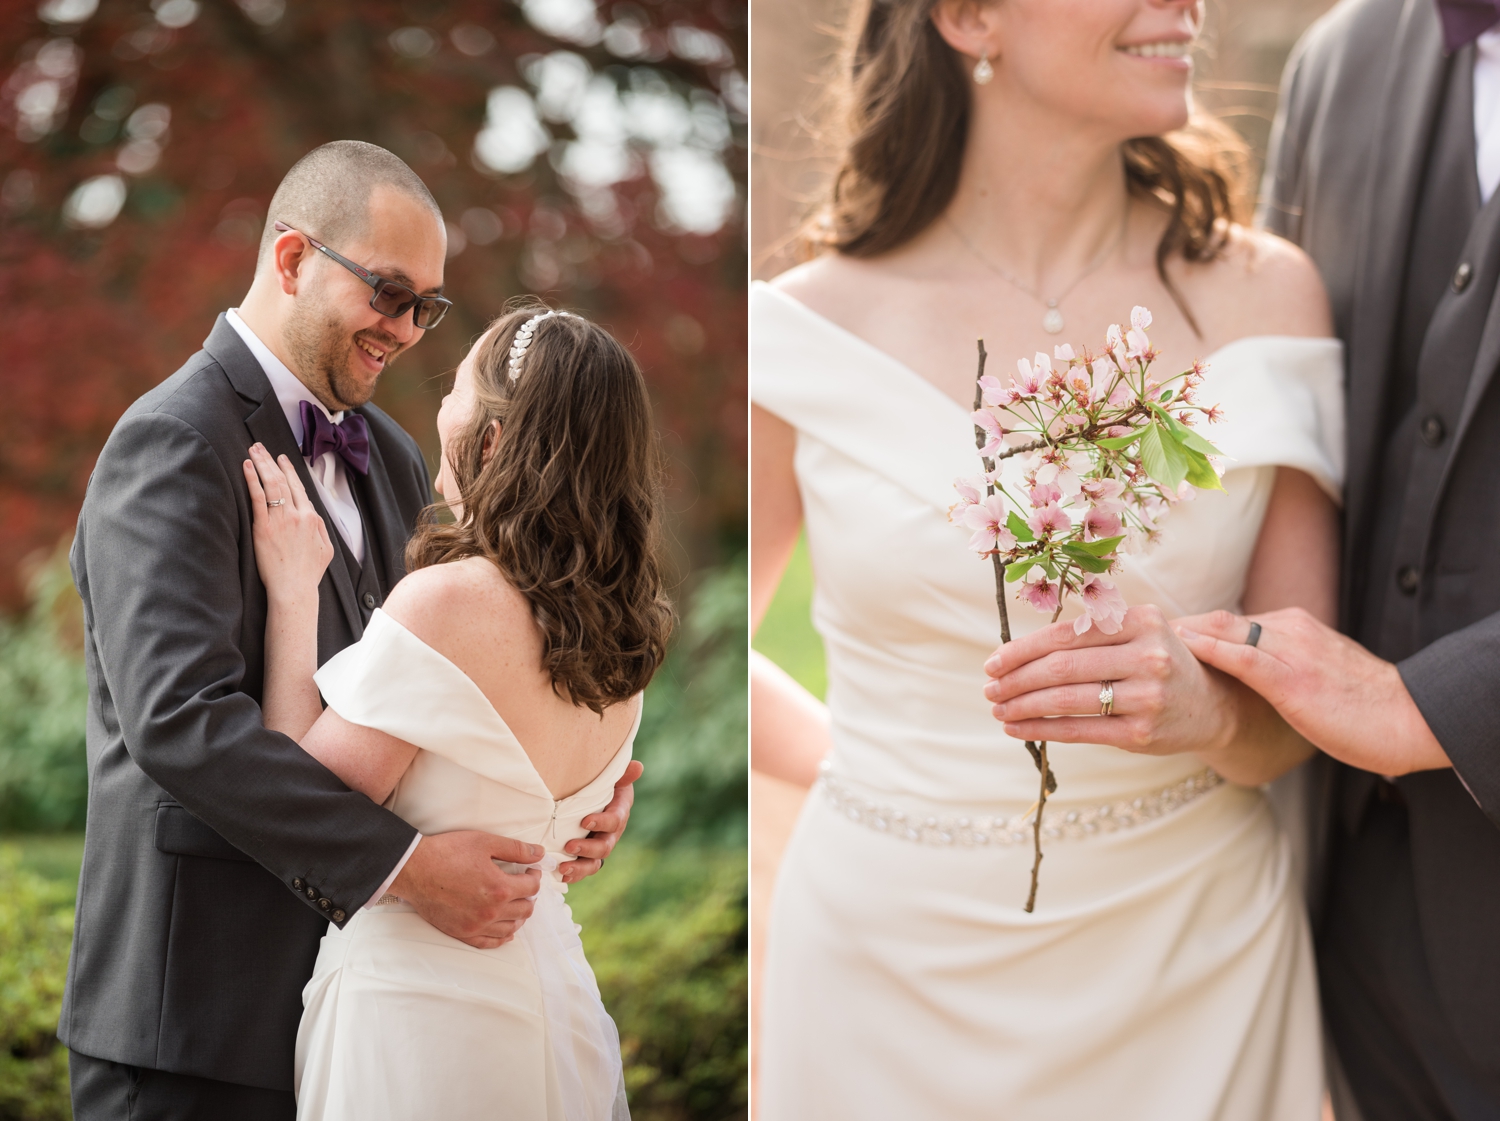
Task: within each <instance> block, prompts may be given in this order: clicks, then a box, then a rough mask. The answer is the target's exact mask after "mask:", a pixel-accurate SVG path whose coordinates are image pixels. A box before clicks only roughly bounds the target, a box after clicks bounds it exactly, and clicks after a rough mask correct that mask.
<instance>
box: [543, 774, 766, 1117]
mask: <svg viewBox="0 0 1500 1121" xmlns="http://www.w3.org/2000/svg"><path fill="white" fill-rule="evenodd" d="M741 757H742V758H743V752H741ZM742 805H743V802H742ZM634 832H635V825H634V822H633V821H632V824H631V830H630V833H627V834H626V837H627V840H626V841H625V842H624V843H622V844H621V846H620V847H619V848H618V849H616V850H615V855H613V856H611V857H610V858H609V862H608V864H607V866H606V869H605V871H603V872H602V873H601V874H599V875H597V876H594V877H592V878H591V879H588V880H585V881H584V882H583V883H581V884H577V885H575V886H574V887H573V888H571V889H570V891H569V894H568V902H569V903H570V905H571V906H572V908H573V915H574V918H575V919H576V920H577V921H578V922H579V923H580V924H582V926H583V942H584V946H585V948H586V950H587V952H588V957H589V962H590V963H591V964H592V965H593V967H594V975H595V976H596V977H597V978H598V979H599V990H600V992H601V994H602V995H603V997H604V1004H605V1007H606V1008H608V1009H609V1011H610V1014H611V1015H612V1016H613V1017H614V1019H615V1024H616V1025H617V1026H618V1028H619V1030H620V1048H621V1053H622V1054H623V1056H624V1059H625V1086H626V1090H627V1093H628V1094H629V1097H630V1112H631V1116H632V1117H634V1118H635V1121H687V1119H689V1118H691V1119H693V1121H730V1119H734V1118H743V1117H745V1116H746V1086H747V1081H746V1071H747V1069H748V1055H747V1034H746V1017H747V1003H746V1002H747V995H746V994H747V987H746V970H747V966H746V957H745V948H746V938H747V934H746V931H747V925H746V923H747V915H746V898H747V896H746V891H747V888H746V865H745V856H744V852H743V850H740V851H734V850H715V849H696V850H695V849H692V848H689V847H686V846H678V847H676V848H674V849H670V850H666V851H662V850H656V849H649V848H643V847H639V846H638V843H637V842H636V841H635V839H634V838H633V837H632V834H634Z"/></svg>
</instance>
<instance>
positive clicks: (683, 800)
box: [630, 553, 749, 852]
mask: <svg viewBox="0 0 1500 1121" xmlns="http://www.w3.org/2000/svg"><path fill="white" fill-rule="evenodd" d="M747 579H748V570H747V568H746V563H745V555H744V554H743V553H742V554H740V556H739V557H738V558H737V559H736V560H735V561H734V562H733V563H732V564H729V565H726V566H724V567H722V568H718V569H712V570H710V571H708V572H707V573H705V574H703V575H702V576H701V577H700V578H699V580H698V582H697V587H696V588H695V590H694V591H693V592H692V594H691V595H690V597H689V599H688V604H687V610H686V611H685V612H684V613H683V618H682V621H681V625H680V628H679V630H678V633H677V636H676V640H675V642H674V644H673V648H672V651H671V653H670V654H669V655H668V658H667V661H666V663H665V664H664V665H663V666H662V668H661V670H660V671H659V672H658V673H657V675H656V677H655V679H654V680H653V681H652V682H651V686H650V688H649V689H648V690H647V693H646V707H645V710H644V712H643V713H642V716H641V730H640V734H639V736H638V737H637V743H638V750H637V758H639V759H640V760H641V762H642V763H644V764H645V766H646V774H645V776H644V777H643V778H642V779H641V781H640V782H639V783H638V784H636V801H635V807H634V808H633V809H632V810H631V814H630V835H631V836H632V837H633V838H637V839H639V840H640V841H642V842H644V843H647V844H654V845H667V844H675V843H693V844H704V843H707V844H713V845H719V846H724V847H735V848H737V849H738V850H739V851H740V852H743V851H744V847H745V843H746V841H747V839H748V836H749V830H748V811H747V798H748V788H747V786H746V782H747V771H746V754H745V752H746V744H748V743H749V704H748V698H747V696H746V691H745V689H746V681H747V679H748V673H749V664H748V661H747V658H746V640H747V638H748V633H747V621H746V620H747V611H746V581H747Z"/></svg>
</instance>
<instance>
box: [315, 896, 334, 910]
mask: <svg viewBox="0 0 1500 1121" xmlns="http://www.w3.org/2000/svg"><path fill="white" fill-rule="evenodd" d="M318 906H319V907H321V908H323V910H325V911H326V910H328V908H330V907H332V906H333V900H332V899H319V900H318Z"/></svg>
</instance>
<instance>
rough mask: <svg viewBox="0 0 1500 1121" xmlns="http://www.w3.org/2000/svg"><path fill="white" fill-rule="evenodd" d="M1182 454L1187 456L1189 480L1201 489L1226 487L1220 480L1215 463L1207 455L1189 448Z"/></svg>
mask: <svg viewBox="0 0 1500 1121" xmlns="http://www.w3.org/2000/svg"><path fill="white" fill-rule="evenodd" d="M1182 454H1183V455H1184V456H1186V457H1187V461H1188V471H1187V481H1188V482H1190V483H1192V484H1193V486H1195V487H1197V488H1198V489H1199V490H1223V489H1224V484H1223V483H1222V482H1220V481H1219V473H1218V472H1217V471H1215V470H1214V465H1213V464H1212V463H1210V462H1209V461H1208V459H1207V457H1205V456H1203V455H1201V454H1200V453H1198V452H1196V451H1189V450H1187V449H1183V453H1182Z"/></svg>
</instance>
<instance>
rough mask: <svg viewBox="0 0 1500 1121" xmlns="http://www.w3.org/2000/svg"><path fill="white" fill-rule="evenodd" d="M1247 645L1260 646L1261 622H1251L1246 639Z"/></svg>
mask: <svg viewBox="0 0 1500 1121" xmlns="http://www.w3.org/2000/svg"><path fill="white" fill-rule="evenodd" d="M1245 645H1246V646H1259V645H1260V624H1259V623H1251V624H1250V634H1249V636H1248V637H1247V638H1246V639H1245Z"/></svg>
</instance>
